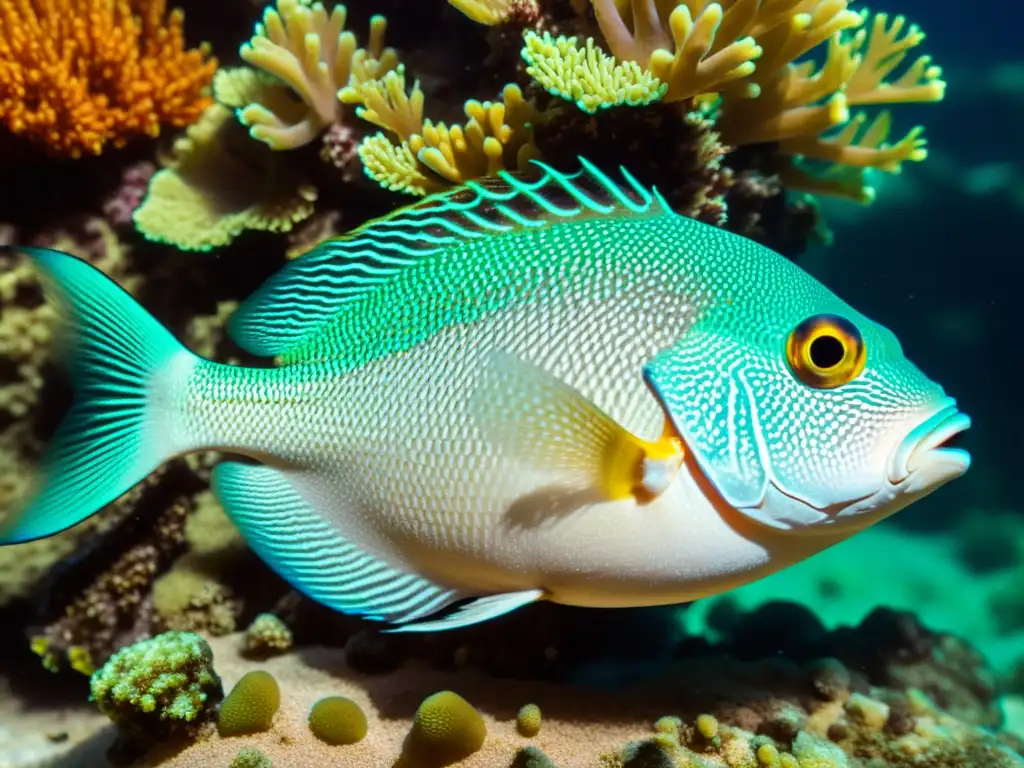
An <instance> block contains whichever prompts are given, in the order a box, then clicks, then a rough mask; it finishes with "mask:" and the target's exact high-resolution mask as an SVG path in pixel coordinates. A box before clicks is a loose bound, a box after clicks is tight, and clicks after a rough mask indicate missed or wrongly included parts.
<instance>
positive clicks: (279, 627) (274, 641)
mask: <svg viewBox="0 0 1024 768" xmlns="http://www.w3.org/2000/svg"><path fill="white" fill-rule="evenodd" d="M292 640H293V638H292V631H291V630H290V629H289V628H288V625H287V624H285V623H284V622H283V621H281V619H280V618H278V617H277V616H275V615H274V614H272V613H261V614H260V615H259V616H257V617H256V618H255V619H253V622H252V624H250V625H249V628H248V629H247V630H246V631H245V650H246V651H247V652H248V653H251V654H254V655H262V654H266V655H270V654H275V653H282V652H284V651H287V650H288V649H289V648H291V647H292Z"/></svg>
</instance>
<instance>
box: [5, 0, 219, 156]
mask: <svg viewBox="0 0 1024 768" xmlns="http://www.w3.org/2000/svg"><path fill="white" fill-rule="evenodd" d="M183 24H184V14H183V13H182V12H181V11H180V10H177V9H176V10H173V11H171V12H170V14H168V13H167V9H166V3H165V0H2V2H0V125H3V126H5V127H6V128H7V130H8V131H10V132H11V133H13V134H15V135H17V136H22V137H24V138H26V139H28V140H30V141H32V142H33V143H35V144H38V145H40V146H41V147H43V148H44V149H45V150H47V151H48V152H50V153H52V154H55V155H65V156H70V157H80V156H82V155H98V154H100V153H101V152H102V151H103V150H104V148H105V147H106V146H107V145H108V144H112V145H113V146H115V147H121V146H124V144H125V143H126V142H127V141H128V140H129V139H131V138H133V137H135V136H157V135H159V133H160V128H161V125H169V126H172V127H182V126H185V125H189V124H190V123H192V122H194V121H195V120H196V119H197V118H198V117H199V115H200V114H201V113H202V111H203V109H205V108H206V106H207V105H208V104H209V103H210V99H209V96H208V95H207V93H206V89H207V86H209V84H210V81H211V79H212V78H213V74H214V72H215V71H216V68H217V62H216V59H214V58H212V57H210V56H209V51H208V48H207V47H206V46H201V47H200V48H198V49H195V50H187V49H186V48H185V46H184V36H183V30H182V28H183Z"/></svg>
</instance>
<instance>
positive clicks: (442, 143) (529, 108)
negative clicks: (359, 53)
mask: <svg viewBox="0 0 1024 768" xmlns="http://www.w3.org/2000/svg"><path fill="white" fill-rule="evenodd" d="M342 98H343V99H344V100H345V101H346V102H348V103H361V104H362V105H363V106H361V107H359V108H357V110H356V114H357V115H358V116H359V117H361V118H363V119H364V120H367V121H369V122H372V123H374V124H375V125H377V126H379V127H381V128H383V129H384V130H385V131H387V132H388V133H390V134H392V135H393V136H394V139H395V141H391V140H390V139H389V138H388V136H386V135H385V134H383V133H379V134H377V135H376V136H371V137H368V138H367V139H365V140H364V141H363V142H362V144H361V145H360V148H359V156H360V158H361V159H362V161H363V165H364V167H365V169H366V173H367V175H368V176H370V177H371V178H372V179H374V180H375V181H377V182H378V183H380V184H381V185H382V186H384V187H386V188H388V189H391V190H394V191H399V190H400V191H403V192H408V193H409V194H413V195H424V194H427V193H428V192H434V191H439V190H441V189H445V188H446V187H448V186H449V185H451V184H458V183H461V182H463V181H466V180H467V179H475V178H479V177H481V176H489V175H493V174H495V173H496V172H497V171H499V170H501V169H503V168H525V167H526V164H527V161H528V160H529V159H530V158H533V157H536V156H537V155H538V152H537V148H536V146H535V145H534V143H533V127H534V125H535V124H536V123H537V122H538V121H539V120H540V119H541V114H540V112H538V110H537V108H536V107H535V106H534V104H533V102H532V101H527V100H525V99H524V98H523V92H522V91H521V90H520V88H519V86H517V85H511V84H510V85H506V86H505V89H504V90H503V91H502V100H501V101H500V102H490V101H485V102H479V101H475V100H470V101H467V102H466V105H465V113H466V117H467V118H468V120H467V121H466V123H465V125H452V126H448V125H446V124H445V123H440V122H439V123H434V122H433V121H431V120H423V93H422V91H421V90H420V88H419V85H418V84H417V83H414V84H413V87H412V92H411V93H406V85H405V70H404V68H402V67H398V68H397V69H395V70H393V71H391V72H388V73H387V74H386V75H385V76H384V77H383V78H382V79H380V80H375V81H371V82H367V83H363V84H361V85H360V86H359V87H353V88H349V89H346V90H345V91H343V93H342Z"/></svg>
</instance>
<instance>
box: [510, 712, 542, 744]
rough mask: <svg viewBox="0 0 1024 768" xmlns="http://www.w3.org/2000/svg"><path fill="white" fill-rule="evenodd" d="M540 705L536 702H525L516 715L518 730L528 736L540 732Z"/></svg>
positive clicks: (530, 736)
mask: <svg viewBox="0 0 1024 768" xmlns="http://www.w3.org/2000/svg"><path fill="white" fill-rule="evenodd" d="M540 723H541V716H540V707H538V706H537V705H536V704H524V705H523V706H522V707H520V709H519V713H518V714H517V715H516V730H517V731H519V733H520V734H521V735H523V736H526V737H527V738H532V737H534V736H536V735H537V734H538V733H540Z"/></svg>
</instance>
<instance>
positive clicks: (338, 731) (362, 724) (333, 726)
mask: <svg viewBox="0 0 1024 768" xmlns="http://www.w3.org/2000/svg"><path fill="white" fill-rule="evenodd" d="M309 729H310V730H311V731H312V732H313V735H314V736H316V737H317V738H318V739H320V741H325V742H327V743H328V744H332V745H335V746H338V745H341V744H355V743H356V742H359V741H362V740H363V738H365V736H366V729H367V725H366V715H365V714H364V713H363V710H362V709H360V707H359V705H358V704H356V703H355V702H354V701H352V700H351V699H346V698H345V697H344V696H328V697H326V698H323V699H320V701H318V702H317V703H316V704H314V705H313V708H312V709H311V710H310V712H309Z"/></svg>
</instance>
